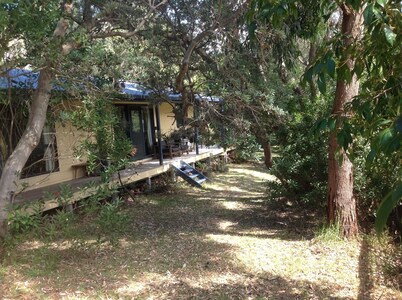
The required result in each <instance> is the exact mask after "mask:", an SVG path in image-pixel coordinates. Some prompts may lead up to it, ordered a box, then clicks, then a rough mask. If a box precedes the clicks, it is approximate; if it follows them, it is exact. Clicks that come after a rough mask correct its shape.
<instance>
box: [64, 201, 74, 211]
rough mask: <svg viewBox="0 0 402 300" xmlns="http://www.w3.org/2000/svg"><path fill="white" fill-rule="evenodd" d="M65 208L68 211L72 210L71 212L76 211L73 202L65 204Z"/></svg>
mask: <svg viewBox="0 0 402 300" xmlns="http://www.w3.org/2000/svg"><path fill="white" fill-rule="evenodd" d="M64 209H65V211H66V212H70V213H72V212H74V209H73V204H72V203H68V204H66V205H65V206H64Z"/></svg>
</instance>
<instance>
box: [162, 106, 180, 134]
mask: <svg viewBox="0 0 402 300" xmlns="http://www.w3.org/2000/svg"><path fill="white" fill-rule="evenodd" d="M159 113H160V118H161V133H162V134H169V133H170V132H172V131H174V130H176V129H177V124H176V120H175V117H174V113H173V108H172V106H171V105H170V104H169V103H166V102H163V103H161V105H160V106H159Z"/></svg>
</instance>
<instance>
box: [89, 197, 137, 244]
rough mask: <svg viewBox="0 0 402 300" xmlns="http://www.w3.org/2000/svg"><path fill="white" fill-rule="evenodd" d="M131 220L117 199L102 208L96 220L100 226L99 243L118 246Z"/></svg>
mask: <svg viewBox="0 0 402 300" xmlns="http://www.w3.org/2000/svg"><path fill="white" fill-rule="evenodd" d="M129 223H130V218H129V216H128V214H127V213H126V212H124V211H123V210H122V202H121V200H120V199H117V200H115V201H113V202H110V203H105V204H104V205H102V206H101V208H100V211H99V214H98V216H97V218H96V219H95V224H96V225H97V226H98V228H97V230H98V241H99V242H106V241H107V242H110V244H112V245H113V246H117V245H118V239H119V237H120V236H121V234H124V233H125V232H126V231H127V228H128V225H129Z"/></svg>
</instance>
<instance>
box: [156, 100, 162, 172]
mask: <svg viewBox="0 0 402 300" xmlns="http://www.w3.org/2000/svg"><path fill="white" fill-rule="evenodd" d="M155 108H156V131H157V135H158V149H159V153H158V155H159V164H160V165H161V166H162V165H163V149H162V133H161V115H160V111H159V103H158V104H156V106H155Z"/></svg>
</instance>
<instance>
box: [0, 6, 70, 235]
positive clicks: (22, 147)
mask: <svg viewBox="0 0 402 300" xmlns="http://www.w3.org/2000/svg"><path fill="white" fill-rule="evenodd" d="M72 8H73V4H72V3H70V2H69V3H64V5H63V7H62V9H63V11H64V12H65V13H68V14H69V13H71V11H72ZM68 27H69V21H68V20H67V19H64V18H61V19H60V20H59V22H58V23H57V26H56V28H55V30H54V32H53V43H54V45H55V46H60V48H59V49H60V54H62V55H67V54H68V53H69V52H70V51H71V50H73V46H71V43H70V44H62V42H63V39H64V37H65V35H66V33H67V30H68ZM60 54H59V53H49V54H48V58H49V59H48V60H47V61H46V65H45V67H44V68H43V69H42V70H41V71H40V74H39V78H38V89H37V90H36V91H35V93H34V95H33V99H32V103H31V107H30V112H29V119H28V123H27V125H26V128H25V131H24V132H23V134H22V136H21V138H20V140H19V141H18V144H17V146H16V147H15V149H14V150H13V151H12V153H11V155H10V156H9V157H8V158H7V161H6V162H5V164H4V168H3V170H2V173H1V178H0V240H1V239H2V238H4V236H5V235H6V233H7V214H8V212H7V209H8V207H9V205H10V204H11V203H12V200H13V198H14V195H15V192H16V190H17V183H18V182H19V179H20V176H21V171H22V169H23V168H24V166H25V164H26V162H27V160H28V158H29V156H30V155H31V153H32V151H33V150H34V149H35V147H36V146H37V145H38V143H39V140H40V137H41V134H42V130H43V126H44V125H45V122H46V112H47V108H48V106H49V100H50V93H51V89H52V81H53V79H54V77H55V75H54V73H53V70H54V66H56V65H57V62H58V57H59V55H60ZM50 58H51V59H50Z"/></svg>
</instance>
